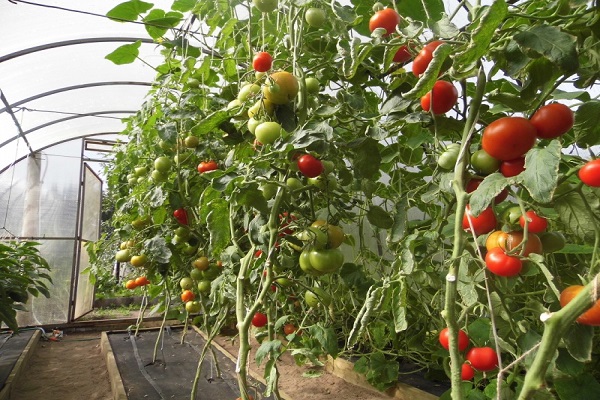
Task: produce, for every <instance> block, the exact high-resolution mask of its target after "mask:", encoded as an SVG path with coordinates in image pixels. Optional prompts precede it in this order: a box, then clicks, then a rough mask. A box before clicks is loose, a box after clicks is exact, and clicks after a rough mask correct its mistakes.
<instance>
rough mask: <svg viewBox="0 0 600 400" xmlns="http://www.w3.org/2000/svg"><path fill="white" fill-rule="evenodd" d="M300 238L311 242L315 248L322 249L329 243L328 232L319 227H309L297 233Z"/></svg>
mask: <svg viewBox="0 0 600 400" xmlns="http://www.w3.org/2000/svg"><path fill="white" fill-rule="evenodd" d="M297 237H298V239H300V240H302V241H303V242H308V243H310V244H311V245H312V246H313V247H314V248H315V249H322V248H324V247H325V245H327V239H328V236H327V233H326V232H324V231H322V230H321V229H319V228H317V227H312V226H311V227H309V228H307V229H305V230H304V231H302V232H300V233H299V234H298V235H297Z"/></svg>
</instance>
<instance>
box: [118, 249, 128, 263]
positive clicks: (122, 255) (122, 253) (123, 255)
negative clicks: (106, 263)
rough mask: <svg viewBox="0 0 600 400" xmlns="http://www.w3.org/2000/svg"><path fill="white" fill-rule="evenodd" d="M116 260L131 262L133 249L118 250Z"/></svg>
mask: <svg viewBox="0 0 600 400" xmlns="http://www.w3.org/2000/svg"><path fill="white" fill-rule="evenodd" d="M115 260H117V261H118V262H129V260H131V251H129V249H125V250H119V251H117V254H115Z"/></svg>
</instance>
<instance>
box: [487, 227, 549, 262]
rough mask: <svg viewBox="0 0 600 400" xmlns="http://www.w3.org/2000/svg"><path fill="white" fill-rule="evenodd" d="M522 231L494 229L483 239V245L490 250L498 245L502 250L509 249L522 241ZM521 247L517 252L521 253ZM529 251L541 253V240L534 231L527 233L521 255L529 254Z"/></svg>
mask: <svg viewBox="0 0 600 400" xmlns="http://www.w3.org/2000/svg"><path fill="white" fill-rule="evenodd" d="M523 237H524V235H523V232H518V231H514V232H508V233H507V232H503V231H495V232H492V233H491V234H490V235H489V236H488V237H487V239H486V241H485V247H486V248H487V249H488V251H489V250H492V249H494V248H496V247H500V248H501V249H502V250H504V251H511V250H513V249H515V248H517V246H519V245H520V244H521V242H522V241H523ZM521 250H523V249H521V248H520V247H519V250H518V253H519V254H520V253H521ZM531 253H536V254H542V242H541V241H540V238H539V237H538V235H536V234H535V233H528V234H527V244H526V245H525V250H524V251H523V254H521V255H522V256H523V257H527V256H529V254H531Z"/></svg>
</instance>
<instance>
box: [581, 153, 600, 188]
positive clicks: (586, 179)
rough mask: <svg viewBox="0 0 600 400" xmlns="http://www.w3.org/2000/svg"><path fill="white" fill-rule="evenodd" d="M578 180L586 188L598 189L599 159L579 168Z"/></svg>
mask: <svg viewBox="0 0 600 400" xmlns="http://www.w3.org/2000/svg"><path fill="white" fill-rule="evenodd" d="M579 179H581V182H583V183H585V184H586V185H588V186H592V187H600V158H598V159H596V160H592V161H588V162H587V163H586V164H585V165H584V166H583V167H581V169H580V170H579Z"/></svg>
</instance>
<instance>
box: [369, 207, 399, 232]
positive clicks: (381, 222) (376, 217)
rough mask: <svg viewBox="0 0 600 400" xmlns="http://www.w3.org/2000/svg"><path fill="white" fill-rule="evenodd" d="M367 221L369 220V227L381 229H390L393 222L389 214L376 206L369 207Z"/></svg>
mask: <svg viewBox="0 0 600 400" xmlns="http://www.w3.org/2000/svg"><path fill="white" fill-rule="evenodd" d="M367 220H369V222H370V223H371V225H373V226H376V227H378V228H382V229H390V228H391V227H392V226H394V220H393V219H392V217H390V213H389V212H387V211H385V210H384V209H383V208H381V207H379V206H376V205H371V207H369V211H367Z"/></svg>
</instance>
